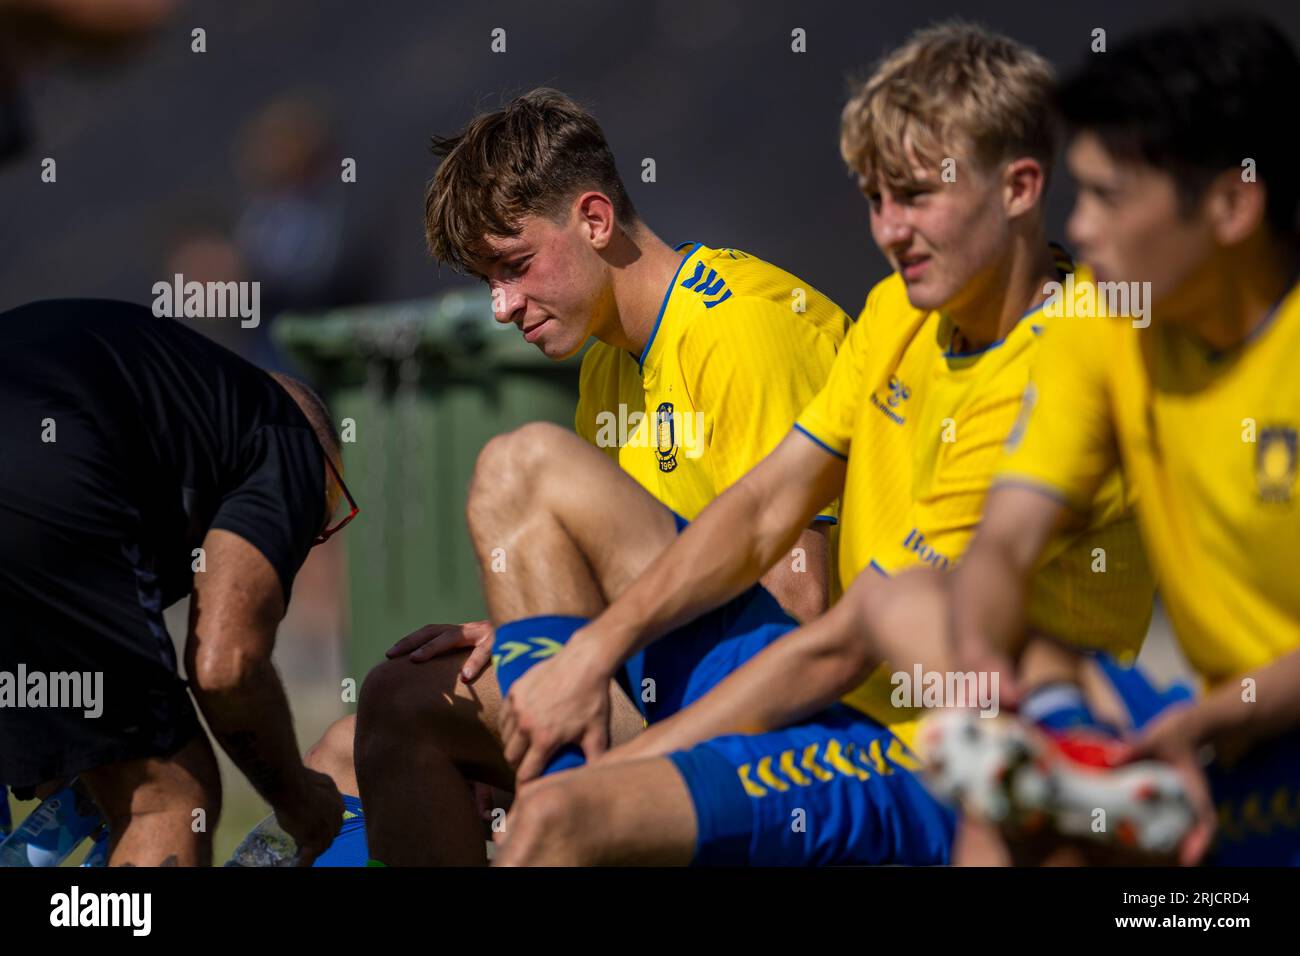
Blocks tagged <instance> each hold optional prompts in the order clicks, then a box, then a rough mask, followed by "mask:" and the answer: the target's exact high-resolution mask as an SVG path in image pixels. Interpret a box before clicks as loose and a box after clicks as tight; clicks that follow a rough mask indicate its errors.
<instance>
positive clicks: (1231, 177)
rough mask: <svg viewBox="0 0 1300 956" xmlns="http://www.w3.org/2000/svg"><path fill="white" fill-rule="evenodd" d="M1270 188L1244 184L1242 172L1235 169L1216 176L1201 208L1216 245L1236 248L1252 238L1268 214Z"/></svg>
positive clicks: (1251, 183)
mask: <svg viewBox="0 0 1300 956" xmlns="http://www.w3.org/2000/svg"><path fill="white" fill-rule="evenodd" d="M1267 188H1268V187H1267V186H1265V185H1264V184H1262V183H1258V182H1245V181H1243V179H1242V175H1241V173H1240V172H1238V171H1237V170H1234V169H1228V170H1224V171H1223V172H1222V173H1220V174H1219V175H1218V176H1216V177H1214V180H1213V181H1212V182H1211V183H1210V186H1209V188H1208V189H1207V190H1206V191H1205V198H1204V200H1203V202H1202V208H1203V209H1204V210H1205V212H1206V215H1207V216H1208V218H1209V222H1210V228H1211V229H1212V230H1213V231H1214V239H1215V241H1216V242H1218V243H1219V244H1220V245H1224V246H1235V245H1237V244H1238V243H1240V242H1244V241H1245V240H1246V239H1248V238H1250V236H1251V234H1252V233H1254V232H1255V230H1256V229H1258V228H1259V227H1260V225H1261V224H1262V223H1263V222H1264V217H1265V216H1266V215H1267V211H1268V210H1267V203H1268V197H1267V195H1266V193H1265V190H1266V189H1267Z"/></svg>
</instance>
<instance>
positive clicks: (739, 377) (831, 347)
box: [679, 298, 837, 516]
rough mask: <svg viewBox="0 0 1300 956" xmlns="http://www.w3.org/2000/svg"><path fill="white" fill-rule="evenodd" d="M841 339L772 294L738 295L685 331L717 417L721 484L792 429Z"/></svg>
mask: <svg viewBox="0 0 1300 956" xmlns="http://www.w3.org/2000/svg"><path fill="white" fill-rule="evenodd" d="M836 344H837V343H836V342H835V341H834V339H833V338H832V337H831V336H828V335H826V334H824V333H823V332H822V331H820V330H819V329H818V328H817V327H816V326H815V325H814V324H813V323H811V322H809V321H807V320H806V319H805V318H804V317H803V316H802V315H800V314H799V313H796V312H793V311H791V310H790V309H788V308H786V307H783V306H782V305H779V304H777V303H774V302H771V301H769V300H766V299H752V300H750V299H744V298H742V299H739V300H738V301H736V302H735V303H734V305H732V307H731V308H729V309H728V310H726V312H724V313H722V314H719V315H711V316H709V317H708V319H707V320H705V321H700V322H697V323H695V324H694V325H693V326H692V327H691V328H690V329H689V330H688V332H687V333H686V334H685V335H684V336H683V337H682V343H681V346H680V352H679V357H680V362H681V367H682V371H683V373H684V374H685V376H686V381H687V383H688V385H689V387H690V390H691V399H692V401H693V403H694V405H695V407H696V408H697V409H698V410H700V411H703V412H704V413H705V415H706V418H707V419H708V420H709V421H710V422H711V424H712V431H711V432H710V438H709V463H710V469H711V471H712V473H713V482H714V487H715V488H716V489H717V490H718V491H721V490H722V489H724V488H727V487H730V486H731V485H732V484H734V483H735V482H736V481H737V480H739V479H740V477H741V476H742V475H744V474H745V473H746V472H747V471H749V470H750V469H751V468H753V467H754V466H755V465H756V464H758V462H759V461H761V460H762V459H763V458H764V457H765V456H766V455H767V454H768V453H770V452H771V451H772V450H773V449H774V448H776V446H777V445H778V444H779V443H780V442H781V440H782V439H783V438H785V436H786V435H787V434H789V432H790V428H791V427H792V426H793V425H794V421H795V417H796V416H797V415H798V414H799V411H800V410H801V409H802V408H803V407H804V405H806V404H807V403H808V402H809V401H811V400H812V398H813V396H815V395H816V394H817V391H818V390H819V389H820V388H821V386H822V383H823V382H824V381H825V380H826V377H827V374H828V373H829V371H830V369H831V367H832V365H833V364H834V362H835V351H836ZM828 516H831V515H830V514H829V513H828Z"/></svg>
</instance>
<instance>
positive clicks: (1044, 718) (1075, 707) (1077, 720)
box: [1020, 683, 1118, 737]
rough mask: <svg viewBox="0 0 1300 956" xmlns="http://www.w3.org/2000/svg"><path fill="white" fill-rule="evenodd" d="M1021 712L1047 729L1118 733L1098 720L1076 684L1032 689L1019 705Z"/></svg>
mask: <svg viewBox="0 0 1300 956" xmlns="http://www.w3.org/2000/svg"><path fill="white" fill-rule="evenodd" d="M1020 715H1021V716H1022V717H1024V718H1025V719H1026V720H1031V721H1033V722H1034V723H1036V724H1037V725H1038V726H1040V727H1042V728H1043V729H1045V730H1053V731H1068V730H1081V729H1084V728H1086V729H1088V730H1092V731H1097V732H1099V733H1103V734H1106V735H1108V736H1112V737H1113V736H1118V735H1117V734H1116V733H1115V730H1114V728H1112V727H1110V726H1109V725H1107V724H1103V723H1101V722H1100V721H1098V720H1097V718H1096V717H1095V716H1094V715H1093V713H1092V711H1091V710H1089V709H1088V704H1087V702H1086V701H1085V700H1084V699H1083V690H1082V689H1081V688H1080V687H1079V686H1078V685H1076V684H1068V683H1052V684H1044V685H1043V686H1042V687H1038V688H1036V689H1034V690H1033V691H1031V692H1030V693H1029V694H1028V695H1027V696H1026V697H1025V700H1024V702H1023V703H1022V704H1021V705H1020Z"/></svg>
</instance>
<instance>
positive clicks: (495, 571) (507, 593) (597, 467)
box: [467, 424, 677, 624]
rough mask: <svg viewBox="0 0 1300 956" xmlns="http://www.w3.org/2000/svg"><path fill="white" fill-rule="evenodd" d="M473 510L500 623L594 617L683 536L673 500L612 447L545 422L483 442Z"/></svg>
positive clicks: (488, 591) (488, 593) (487, 591)
mask: <svg viewBox="0 0 1300 956" xmlns="http://www.w3.org/2000/svg"><path fill="white" fill-rule="evenodd" d="M467 516H468V519H469V528H470V536H471V537H472V538H473V540H474V548H475V550H476V551H477V553H478V557H479V567H480V570H481V572H482V578H483V592H484V596H485V597H486V599H487V604H488V610H489V612H490V613H491V617H492V621H493V623H494V624H500V623H502V622H504V621H512V620H517V619H519V618H523V617H530V616H533V615H537V614H571V615H578V616H582V617H594V616H595V615H597V614H599V613H600V612H601V611H602V610H604V608H605V606H606V605H607V604H608V603H609V601H610V600H611V599H612V598H613V597H614V596H616V595H618V594H620V593H622V591H623V590H624V588H626V587H627V585H628V584H630V583H631V582H632V581H633V580H634V579H635V578H636V576H637V575H639V574H640V573H641V572H642V571H643V570H644V569H645V568H646V567H647V566H648V565H649V564H650V562H651V561H653V560H654V558H655V557H656V556H658V554H659V553H660V552H661V551H662V550H663V549H665V548H666V547H668V545H669V544H671V543H672V541H673V539H674V538H675V537H676V536H677V528H676V525H675V523H674V522H673V518H672V515H671V514H670V513H669V511H668V509H667V508H665V507H664V506H663V505H662V504H660V503H659V502H658V501H656V500H655V499H654V498H653V497H652V496H651V495H650V494H649V493H648V492H647V491H646V490H645V489H644V488H642V487H641V486H640V485H639V484H637V482H636V481H635V480H634V479H633V478H632V477H631V476H629V475H628V474H626V473H625V472H623V471H622V470H621V469H619V467H618V466H617V465H616V464H614V462H613V461H612V460H611V459H610V458H609V456H607V455H606V454H604V453H603V452H601V451H599V450H598V449H596V448H594V447H592V446H591V445H590V444H588V443H587V442H586V441H584V440H582V439H581V438H579V437H578V436H577V435H576V434H574V433H573V432H570V431H565V430H564V429H562V428H559V427H558V426H555V425H546V424H533V425H525V426H524V427H523V428H520V429H517V430H516V431H513V432H511V433H510V434H508V435H502V436H500V437H498V438H494V439H493V440H492V441H491V442H489V443H488V444H487V446H486V447H484V449H483V451H482V453H481V454H480V455H479V460H478V465H477V467H476V468H475V470H474V480H473V482H472V483H471V485H470V493H469V505H468V508H467Z"/></svg>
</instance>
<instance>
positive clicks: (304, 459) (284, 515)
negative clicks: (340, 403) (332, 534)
mask: <svg viewBox="0 0 1300 956" xmlns="http://www.w3.org/2000/svg"><path fill="white" fill-rule="evenodd" d="M240 453H241V464H242V466H243V467H242V468H241V469H240V472H241V473H242V475H243V477H242V478H241V479H240V480H239V481H238V483H237V484H236V485H235V487H234V488H232V489H231V490H230V491H229V492H227V493H226V495H225V496H224V497H223V498H222V500H221V504H220V505H218V507H217V513H216V515H215V516H214V517H213V519H212V524H211V526H210V527H211V528H213V529H218V528H219V529H221V530H223V531H229V532H232V533H233V534H237V535H239V536H240V537H241V538H243V539H244V540H245V541H247V542H248V543H249V544H251V545H252V546H253V547H255V548H257V550H258V551H260V552H262V554H263V555H264V556H265V557H266V559H267V561H269V562H270V563H271V566H272V567H273V568H275V571H276V574H278V575H279V577H280V585H281V587H282V588H283V589H284V600H285V603H286V604H288V602H289V596H290V593H291V592H292V590H293V579H294V577H295V576H296V575H297V573H298V569H299V568H301V567H302V564H303V562H304V561H306V560H307V552H308V551H310V550H311V546H312V544H313V542H314V541H315V540H316V536H317V535H318V534H319V533H320V530H321V521H322V519H323V518H324V514H325V463H324V452H323V451H322V450H321V447H320V444H319V442H318V441H317V439H316V436H315V435H314V434H313V433H312V431H311V430H310V429H308V428H299V427H296V426H292V425H263V426H261V427H260V428H258V429H257V430H256V431H254V432H253V433H252V434H251V435H249V436H248V438H247V440H246V441H245V443H244V445H243V447H242V448H241V449H240Z"/></svg>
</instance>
